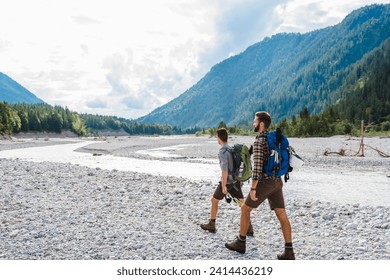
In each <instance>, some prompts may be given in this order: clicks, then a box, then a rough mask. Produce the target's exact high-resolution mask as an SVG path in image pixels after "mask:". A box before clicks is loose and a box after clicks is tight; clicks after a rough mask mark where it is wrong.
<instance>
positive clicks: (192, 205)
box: [0, 159, 390, 260]
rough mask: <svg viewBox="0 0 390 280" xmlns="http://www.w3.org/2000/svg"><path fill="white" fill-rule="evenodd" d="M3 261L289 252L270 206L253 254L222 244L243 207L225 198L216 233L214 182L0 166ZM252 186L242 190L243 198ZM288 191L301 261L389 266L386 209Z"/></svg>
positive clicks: (261, 214)
mask: <svg viewBox="0 0 390 280" xmlns="http://www.w3.org/2000/svg"><path fill="white" fill-rule="evenodd" d="M0 166H1V168H0V177H1V185H0V205H1V208H0V227H1V231H0V259H3V260H5V259H29V260H30V259H76V260H79V259H80V260H81V259H82V260H89V259H132V260H152V259H153V260H167V259H242V260H245V259H268V260H272V259H275V258H276V253H279V252H281V251H282V250H283V240H282V236H281V231H280V229H279V223H278V222H277V220H276V218H275V217H274V214H273V212H272V211H270V210H269V207H268V205H267V203H264V204H263V205H262V206H261V207H260V208H259V209H257V210H256V211H254V212H253V214H252V223H253V224H254V228H255V236H254V237H250V238H249V239H248V241H247V253H246V254H244V255H240V254H238V253H235V252H231V251H228V250H227V249H226V248H225V247H224V243H225V242H226V241H229V240H230V239H232V238H234V236H235V235H236V234H237V232H238V227H239V208H238V207H237V206H235V205H232V204H227V203H226V202H225V201H222V202H221V204H220V206H221V207H220V212H219V216H218V220H217V228H218V230H217V233H215V234H211V233H207V232H203V230H201V229H200V227H199V224H200V223H201V222H205V221H206V220H207V219H208V215H209V200H210V197H211V195H212V193H213V188H214V186H213V184H212V183H210V182H193V181H189V180H185V179H180V178H175V177H155V176H145V175H144V174H139V173H133V172H121V171H117V170H111V171H110V170H102V169H91V168H87V167H81V166H77V165H71V164H60V163H50V162H44V163H32V162H23V161H20V160H8V159H0ZM247 189H248V186H247V185H245V186H244V192H246V191H247ZM289 190H290V189H289V188H286V190H285V196H286V200H287V212H288V214H289V216H290V219H291V223H292V226H293V238H294V247H295V251H296V257H297V259H301V260H338V259H346V260H381V259H390V253H389V252H390V242H389V241H390V209H389V208H388V207H381V206H377V207H372V206H363V205H359V204H346V205H340V204H336V203H329V202H323V201H317V200H302V199H298V198H297V197H295V196H294V193H293V192H290V191H289Z"/></svg>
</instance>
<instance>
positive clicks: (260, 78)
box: [139, 4, 390, 128]
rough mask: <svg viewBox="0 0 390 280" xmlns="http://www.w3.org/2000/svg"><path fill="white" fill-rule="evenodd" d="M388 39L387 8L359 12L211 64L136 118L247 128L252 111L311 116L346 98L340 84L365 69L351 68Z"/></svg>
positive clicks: (389, 16) (279, 116) (276, 117)
mask: <svg viewBox="0 0 390 280" xmlns="http://www.w3.org/2000/svg"><path fill="white" fill-rule="evenodd" d="M388 38H390V5H389V4H387V5H371V6H367V7H364V8H361V9H359V10H356V11H354V12H352V13H351V14H349V15H348V16H347V17H346V18H345V19H344V20H343V21H342V22H341V23H339V24H337V25H335V26H331V27H328V28H325V29H321V30H316V31H312V32H309V33H305V34H296V33H294V34H278V35H275V36H272V37H271V38H266V39H264V40H263V41H261V42H259V43H257V44H254V45H252V46H250V47H249V48H248V49H247V50H245V51H244V52H243V53H241V54H239V55H236V56H233V57H231V58H229V59H226V60H224V61H222V62H221V63H219V64H217V65H215V66H214V67H213V68H212V69H211V70H210V72H209V73H207V74H206V75H205V76H204V77H203V78H202V79H201V80H200V81H199V82H198V83H196V84H195V85H194V86H193V87H191V88H190V89H188V90H187V91H186V92H184V93H183V94H182V95H180V96H179V97H177V98H176V99H174V100H172V101H171V102H169V103H167V104H166V105H164V106H162V107H160V108H157V109H156V110H154V111H153V112H152V113H150V114H149V115H147V116H145V117H142V118H140V119H139V120H140V121H142V122H156V123H164V124H169V125H174V126H178V127H181V128H188V127H193V126H199V127H211V126H215V125H216V124H218V123H219V122H220V121H224V122H225V123H227V124H229V125H235V124H237V125H245V126H249V125H250V124H251V122H252V119H253V114H254V112H255V111H258V110H267V111H269V112H270V113H271V115H272V116H273V118H274V120H275V122H279V121H281V120H282V119H284V118H288V119H289V118H291V117H292V116H294V115H298V114H299V113H300V112H301V111H302V110H303V109H304V108H307V110H308V111H309V112H311V113H312V114H317V113H319V112H322V111H323V110H324V109H325V108H327V107H328V106H329V105H331V104H334V103H336V101H340V100H341V99H342V98H343V97H345V92H344V90H342V89H343V86H344V82H345V79H346V78H347V77H348V76H349V75H350V73H351V72H352V71H364V69H363V68H357V67H356V65H358V64H361V63H362V59H363V57H364V56H365V55H366V54H368V53H370V52H371V51H372V50H374V49H375V48H378V47H380V46H381V45H382V44H383V43H384V42H385V41H386V40H387V39H388ZM373 56H375V54H373ZM358 69H360V70H358ZM363 74H364V73H363V72H362V73H360V75H363Z"/></svg>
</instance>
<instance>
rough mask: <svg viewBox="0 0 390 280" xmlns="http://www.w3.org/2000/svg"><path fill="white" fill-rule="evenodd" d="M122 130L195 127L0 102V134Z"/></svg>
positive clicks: (139, 132) (145, 131)
mask: <svg viewBox="0 0 390 280" xmlns="http://www.w3.org/2000/svg"><path fill="white" fill-rule="evenodd" d="M108 130H111V131H119V130H123V131H125V132H126V133H128V134H130V135H153V134H157V135H169V134H193V133H195V132H196V131H197V130H199V128H193V129H186V130H182V129H180V128H176V127H170V126H168V125H160V124H144V123H140V122H136V121H132V120H127V119H124V118H118V117H115V116H101V115H91V114H78V113H76V112H72V111H70V110H69V109H68V108H63V107H61V106H51V105H48V104H8V103H6V102H0V133H1V134H8V135H10V134H17V133H19V132H55V133H61V132H62V131H72V132H74V133H76V134H77V135H79V136H88V135H94V134H97V132H98V131H108Z"/></svg>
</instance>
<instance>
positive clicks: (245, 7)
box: [0, 0, 390, 118]
mask: <svg viewBox="0 0 390 280" xmlns="http://www.w3.org/2000/svg"><path fill="white" fill-rule="evenodd" d="M0 2H1V3H0V4H1V7H2V9H1V11H0V26H2V28H1V29H0V71H1V72H4V73H6V74H8V75H9V76H11V77H12V78H13V79H15V80H16V81H18V82H20V83H21V84H22V85H23V86H25V87H27V88H28V89H30V90H31V91H32V92H34V93H35V94H36V95H37V96H38V97H40V98H42V99H43V100H45V101H46V102H48V103H49V104H53V105H54V104H57V105H62V106H67V107H68V108H70V109H71V110H75V111H78V112H89V113H94V114H95V113H98V114H106V115H107V114H111V115H117V116H120V117H127V118H136V117H139V116H141V115H144V114H147V113H148V112H150V111H151V110H153V109H154V108H156V107H157V106H160V105H162V104H164V103H166V102H168V101H170V100H171V99H173V98H174V97H176V96H178V95H179V94H181V93H183V92H184V91H185V90H186V89H188V88H189V87H190V86H192V85H193V84H194V83H196V82H197V81H198V80H199V79H200V78H201V77H202V76H203V75H204V74H206V73H207V72H208V70H209V69H210V67H211V66H213V65H214V64H216V63H218V62H220V61H221V60H223V59H225V58H227V57H228V56H229V55H232V54H237V53H239V52H241V51H243V50H245V49H246V48H247V47H248V46H249V45H251V44H253V43H255V42H258V41H260V40H261V39H263V38H264V37H265V36H270V35H273V34H275V33H278V32H291V31H293V32H306V31H309V30H313V29H316V28H322V27H325V26H328V25H333V24H336V23H338V22H340V21H341V20H342V18H343V17H344V16H345V15H346V14H347V13H349V12H351V11H352V10H353V9H356V8H359V7H362V6H364V5H366V4H371V3H374V2H376V1H362V0H345V1H334V0H276V1H267V0H217V1H209V0H187V1H184V0H142V1H141V0H137V1H127V0H112V1H109V0H95V1H93V0H82V1H76V0H68V1H52V0H35V1H29V0H12V1H11V0H7V1H3V0H0ZM380 2H382V3H389V2H390V0H388V1H380Z"/></svg>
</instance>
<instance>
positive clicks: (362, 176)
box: [0, 141, 390, 207]
mask: <svg viewBox="0 0 390 280" xmlns="http://www.w3.org/2000/svg"><path fill="white" fill-rule="evenodd" d="M91 143H94V142H91V141H83V142H77V143H72V144H60V145H52V146H44V147H33V148H23V149H13V150H4V151H0V158H7V159H19V160H24V161H32V162H57V163H70V164H77V165H80V166H87V167H91V168H101V169H108V170H114V169H116V170H120V171H133V172H139V173H147V174H152V175H159V176H176V177H182V178H185V179H190V180H200V181H209V182H214V183H215V182H217V181H218V179H219V176H220V171H219V165H218V162H217V160H215V161H212V160H208V161H206V162H204V163H199V162H184V161H162V160H159V159H158V157H157V158H156V160H144V159H135V158H126V157H115V156H112V155H101V156H93V155H92V154H88V153H80V152H76V151H75V150H76V149H78V148H80V147H84V146H86V145H89V144H91ZM165 150H169V149H165ZM171 150H172V153H174V149H171ZM154 152H155V151H154ZM139 153H141V154H142V153H148V150H143V151H140V152H139ZM150 154H151V155H153V151H152V152H151V153H150ZM154 155H155V156H156V154H154ZM157 156H163V155H161V154H160V153H159V154H158V155H157ZM285 191H286V192H288V193H291V195H293V196H297V197H301V198H302V199H308V198H309V199H314V200H323V201H329V202H337V203H340V204H345V203H349V204H361V205H372V206H385V207H390V178H388V177H387V176H386V174H383V173H381V172H357V171H347V170H344V171H342V170H338V169H336V168H335V169H329V168H328V169H326V168H313V167H310V168H309V167H303V168H302V169H301V170H298V171H295V172H293V173H291V174H290V181H289V182H288V183H287V184H286V185H285Z"/></svg>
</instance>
